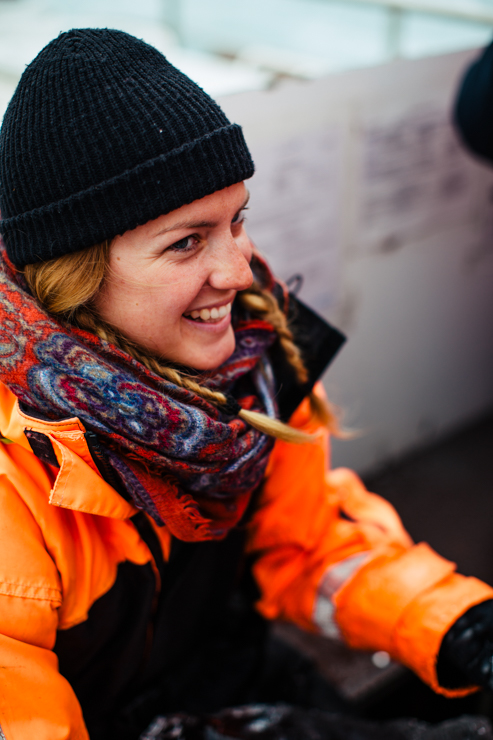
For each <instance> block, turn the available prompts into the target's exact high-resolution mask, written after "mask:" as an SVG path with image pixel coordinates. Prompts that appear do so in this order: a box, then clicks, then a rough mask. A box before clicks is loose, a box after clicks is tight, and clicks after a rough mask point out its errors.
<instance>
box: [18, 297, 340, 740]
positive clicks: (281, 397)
mask: <svg viewBox="0 0 493 740" xmlns="http://www.w3.org/2000/svg"><path fill="white" fill-rule="evenodd" d="M289 319H290V325H291V328H292V330H293V333H294V336H295V340H296V343H297V344H298V346H299V347H300V349H301V351H302V354H303V359H304V361H305V364H306V367H307V369H308V372H309V376H310V377H309V381H308V382H307V383H305V384H304V385H303V386H300V385H299V384H298V382H297V381H296V377H295V375H294V372H293V371H292V369H291V367H290V366H289V364H288V363H287V362H286V360H285V359H284V355H283V353H282V351H281V350H280V348H279V346H276V345H274V347H273V349H272V352H271V357H272V364H273V368H274V374H275V378H276V383H277V388H278V393H277V400H278V404H279V408H280V416H281V418H282V419H283V420H287V419H289V417H290V416H291V414H292V413H293V411H294V410H295V409H296V408H297V406H298V405H299V404H300V402H301V401H302V400H303V398H304V397H305V396H306V395H307V393H309V391H310V390H311V389H312V387H313V385H314V384H315V382H316V381H317V380H318V378H319V377H320V375H321V374H322V373H323V371H324V370H325V369H326V367H327V365H328V364H329V362H330V361H331V359H332V358H333V357H334V356H335V354H336V353H337V351H338V349H339V348H340V346H341V345H342V343H343V342H344V337H343V336H342V334H340V333H339V332H338V331H337V330H336V329H334V328H333V327H331V326H329V325H328V324H327V323H326V322H325V321H324V320H323V319H322V318H321V317H319V316H318V315H317V314H315V313H314V312H313V311H311V310H310V309H309V308H308V307H306V306H305V305H304V304H303V303H301V302H300V301H299V300H298V299H296V298H294V297H293V296H291V297H290V306H289ZM88 442H89V447H90V450H91V453H92V454H93V457H94V459H95V462H96V464H97V465H98V467H99V469H100V472H101V473H102V475H103V477H105V478H106V479H107V480H108V482H109V483H110V484H111V485H115V487H116V488H117V490H120V492H121V493H122V494H123V495H125V492H124V491H121V486H120V485H119V483H118V481H115V480H114V473H113V474H111V469H110V466H108V465H107V464H105V460H104V451H103V450H102V448H101V446H100V445H99V444H98V440H97V437H96V435H94V434H92V435H91V434H90V433H89V436H88ZM30 443H31V446H32V447H33V450H34V452H35V453H36V454H38V456H39V457H41V458H42V459H46V455H47V454H49V451H48V452H47V451H46V450H45V449H42V444H41V443H40V440H36V439H31V438H30ZM36 449H38V452H36ZM252 505H253V506H254V505H255V502H254V501H253V502H252ZM247 516H248V512H247ZM132 521H133V523H134V525H135V526H136V528H137V529H138V531H139V533H140V535H141V537H142V538H143V539H144V541H145V542H146V543H147V544H148V546H149V548H150V550H151V552H152V554H153V557H154V560H155V562H156V565H157V567H158V568H159V570H160V572H161V578H162V589H161V592H160V596H159V600H158V603H157V604H155V603H154V601H155V576H154V573H153V570H152V567H151V565H150V564H149V563H147V564H145V565H137V564H135V563H131V562H124V563H121V564H120V565H119V567H118V572H117V578H116V581H115V583H114V585H113V586H112V588H111V589H110V590H109V591H108V592H107V593H106V594H104V595H103V596H102V597H101V598H100V599H98V600H97V601H96V602H95V603H94V604H93V606H92V608H91V609H90V611H89V615H88V618H87V620H86V621H85V622H83V623H81V624H78V625H76V626H75V627H72V628H70V629H68V630H60V631H59V632H58V636H57V640H56V644H55V647H54V651H55V653H56V654H57V656H58V659H59V666H60V672H61V673H62V675H64V676H65V677H66V678H67V680H68V681H69V682H70V684H71V685H72V687H73V689H74V691H75V693H76V695H77V698H78V700H79V702H80V704H81V706H82V710H83V714H84V719H85V722H86V725H87V728H88V731H89V734H90V737H91V740H103V739H104V740H111V739H112V738H115V740H116V739H117V738H118V740H137V738H138V737H139V734H140V733H141V732H142V731H143V729H145V727H146V726H147V725H148V723H149V722H150V721H151V720H152V718H153V717H154V716H155V715H156V714H163V713H167V712H176V711H190V712H202V711H215V710H218V709H220V708H222V707H225V706H232V705H235V704H243V703H249V702H252V701H280V700H285V701H291V702H294V703H296V701H300V698H299V697H300V695H301V694H303V691H304V692H305V693H306V692H307V691H309V692H310V691H311V692H312V693H313V691H315V693H317V692H318V694H320V691H322V694H323V689H322V690H321V689H320V686H316V685H315V688H314V684H313V680H312V678H307V675H308V674H307V671H308V669H307V668H306V666H305V668H303V666H302V667H301V669H300V666H299V660H300V659H299V658H298V657H295V656H293V655H288V653H289V650H288V649H287V648H286V649H285V650H284V653H283V655H282V660H280V662H279V660H278V664H279V665H281V664H282V665H284V667H286V665H287V664H289V665H290V668H287V669H286V668H285V669H281V670H278V672H277V676H276V678H275V679H272V676H271V677H270V678H269V670H271V669H270V668H269V661H270V658H269V654H272V651H273V650H274V652H275V651H276V650H277V651H278V652H279V649H280V648H279V647H277V648H276V647H274V648H273V647H272V644H270V643H268V641H266V624H265V621H264V620H263V619H262V618H261V617H260V616H259V615H258V614H257V613H256V611H255V610H254V606H253V605H254V602H255V601H256V600H257V598H258V596H259V594H258V592H257V589H256V586H255V583H254V581H253V577H252V575H251V569H250V566H251V563H249V562H248V560H247V559H246V557H245V556H244V540H245V531H244V526H243V525H244V522H243V524H242V523H240V525H238V526H237V527H236V528H234V529H233V530H232V531H231V532H230V533H229V535H228V536H227V537H226V538H225V539H224V540H222V541H211V542H199V543H185V542H181V541H179V540H176V539H173V541H172V546H171V555H170V559H169V561H168V562H167V563H165V562H164V560H163V555H162V552H161V549H160V545H159V542H158V539H157V537H156V535H155V533H154V531H153V529H152V527H151V525H150V523H149V521H148V520H147V518H146V516H145V515H144V514H143V513H139V514H136V515H135V516H134V517H133V518H132ZM286 650H287V652H286ZM281 652H282V650H281ZM271 657H272V655H271ZM278 657H279V656H278ZM297 660H298V668H295V664H296V661H297ZM270 662H271V663H272V664H273V661H270ZM308 672H309V671H308ZM290 675H292V676H294V679H293V680H294V681H295V683H296V680H297V681H298V684H299V685H298V686H297V687H293V686H289V680H290ZM296 676H298V678H296ZM300 676H304V677H303V678H300ZM307 681H308V683H310V687H311V688H309V689H308V688H307ZM302 684H303V685H302ZM315 684H316V681H315ZM273 686H275V687H276V688H275V689H274V690H273V689H272V687H273ZM300 692H301V694H300ZM301 701H302V702H303V701H304V699H301ZM306 701H307V702H308V703H309V701H310V700H308V699H306ZM317 703H318V704H320V703H321V704H322V705H325V706H326V707H327V708H334V704H333V703H332V704H331V700H330V698H329V699H328V698H327V696H325V698H322V699H320V697H319V699H318V700H317Z"/></svg>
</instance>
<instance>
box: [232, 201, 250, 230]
mask: <svg viewBox="0 0 493 740" xmlns="http://www.w3.org/2000/svg"><path fill="white" fill-rule="evenodd" d="M245 211H248V207H247V206H245V207H244V208H242V209H241V211H238V213H237V214H236V216H235V217H234V218H233V220H232V221H231V223H232V224H234V225H235V226H236V225H237V224H242V223H243V221H245V220H246V216H245Z"/></svg>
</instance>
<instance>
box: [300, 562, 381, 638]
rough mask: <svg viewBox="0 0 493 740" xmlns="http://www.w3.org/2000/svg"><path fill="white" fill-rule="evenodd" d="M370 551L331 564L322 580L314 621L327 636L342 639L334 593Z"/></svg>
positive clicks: (361, 563)
mask: <svg viewBox="0 0 493 740" xmlns="http://www.w3.org/2000/svg"><path fill="white" fill-rule="evenodd" d="M369 557H370V553H368V552H362V553H358V554H357V555H351V556H350V557H349V558H346V559H345V560H341V562H340V563H336V564H335V565H331V567H330V568H328V570H326V571H325V574H324V576H323V578H322V580H321V582H320V586H319V587H318V594H317V599H316V601H315V608H314V610H313V621H314V623H315V624H316V625H317V627H318V628H319V629H320V632H321V633H322V634H323V635H325V636H326V637H331V638H333V639H340V638H341V633H340V631H339V627H338V626H337V622H336V620H335V606H334V603H333V601H332V599H333V597H334V594H335V593H336V591H338V590H339V589H340V588H341V586H343V585H344V584H345V582H346V581H347V580H348V578H350V577H351V576H352V575H353V574H354V573H355V572H356V571H357V570H358V568H360V567H361V566H362V565H363V563H364V562H365V561H366V560H368V558H369Z"/></svg>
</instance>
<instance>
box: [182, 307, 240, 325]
mask: <svg viewBox="0 0 493 740" xmlns="http://www.w3.org/2000/svg"><path fill="white" fill-rule="evenodd" d="M229 313H231V303H226V304H225V305H224V306H218V307H217V308H216V307H214V308H201V309H200V311H190V312H189V313H184V314H183V316H184V317H185V318H186V319H192V321H197V322H198V323H204V324H206V323H209V324H211V323H214V322H216V321H220V320H221V319H224V317H225V316H227V315H228V314H229Z"/></svg>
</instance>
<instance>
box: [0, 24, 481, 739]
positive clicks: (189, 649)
mask: <svg viewBox="0 0 493 740" xmlns="http://www.w3.org/2000/svg"><path fill="white" fill-rule="evenodd" d="M252 174H253V163H252V161H251V158H250V154H249V152H248V149H247V146H246V144H245V141H244V139H243V134H242V132H241V129H240V127H239V126H237V125H236V124H231V123H230V122H229V121H228V120H227V118H226V117H225V115H224V113H223V112H222V111H221V109H220V108H219V107H218V106H217V105H216V103H214V101H212V100H211V99H210V98H209V97H208V96H207V95H206V94H205V93H204V92H203V91H202V90H200V88H198V87H197V86H196V85H194V83H193V82H191V80H189V79H187V78H186V77H185V76H184V75H183V74H181V73H180V72H179V71H178V70H176V69H175V68H174V67H172V66H171V65H170V64H169V63H168V62H167V61H166V59H164V57H162V56H161V55H160V54H159V53H158V52H157V51H156V50H155V49H152V48H151V47H149V46H147V45H146V44H144V43H143V42H141V41H138V40H137V39H135V38H133V37H131V36H128V35H127V34H124V33H122V32H119V31H111V30H107V29H106V30H104V29H103V30H101V29H78V30H73V31H70V32H69V33H65V34H61V35H60V36H59V37H58V38H57V39H55V40H54V41H52V42H51V43H50V44H48V46H47V47H46V48H45V49H43V51H42V52H41V53H40V54H39V56H38V57H37V58H36V59H35V60H34V61H33V62H32V64H30V65H29V67H28V68H27V69H26V71H25V72H24V75H23V77H22V79H21V81H20V83H19V86H18V89H17V90H16V92H15V94H14V97H13V98H12V101H11V103H10V105H9V108H8V110H7V113H6V115H5V119H4V123H3V126H2V130H1V133H0V208H1V213H2V221H1V222H0V231H1V232H2V234H3V237H4V242H5V244H4V245H2V246H1V253H0V347H1V346H4V347H7V348H8V351H6V352H5V353H3V354H1V356H0V380H1V382H0V533H1V536H0V661H1V665H2V671H1V675H0V727H1V732H0V736H1V735H2V733H3V736H4V737H5V738H6V740H31V738H33V737H36V739H37V740H53V738H54V737H57V738H67V740H68V739H69V738H74V739H75V738H77V740H87V738H89V737H90V738H91V740H108V738H118V740H137V739H138V738H139V736H140V735H141V733H142V732H143V731H144V729H145V727H146V726H147V724H148V723H149V722H150V721H151V720H152V718H153V717H154V716H155V715H157V714H163V713H173V712H176V711H179V712H186V711H190V712H209V711H216V710H218V709H221V708H224V707H227V706H232V705H234V704H238V703H241V704H245V703H250V702H266V701H267V702H269V701H270V702H277V701H283V702H286V701H288V702H290V703H292V704H295V705H296V704H301V705H303V706H304V707H306V706H313V707H319V708H322V709H334V708H335V707H337V706H339V704H338V699H337V697H336V696H335V694H334V692H333V691H332V690H331V689H330V687H328V686H327V685H326V684H325V683H324V682H323V681H322V679H321V678H320V677H317V676H316V675H315V674H314V673H313V671H312V669H311V667H310V666H307V665H306V664H305V663H303V662H302V661H300V660H299V658H298V657H297V656H296V655H294V657H293V653H292V652H291V651H289V650H287V649H285V648H283V649H279V648H276V650H274V651H273V650H272V649H271V647H270V645H269V638H268V632H267V627H266V623H267V622H266V620H267V619H276V618H281V619H286V620H290V621H293V622H295V623H297V624H298V625H300V626H302V627H304V628H306V629H311V630H314V631H320V632H321V633H323V634H329V635H332V636H334V635H339V636H344V638H345V639H346V640H348V642H349V643H350V644H352V645H354V646H356V647H363V648H369V649H372V650H384V651H386V652H388V653H389V654H391V655H392V656H393V657H395V658H397V659H399V660H402V661H403V662H404V663H406V664H407V665H409V666H410V667H412V668H414V669H415V670H416V671H417V672H418V673H419V675H420V676H421V677H422V678H423V679H424V680H426V681H428V683H430V684H431V685H432V686H433V687H434V688H436V689H437V690H438V691H441V692H443V693H447V692H448V693H451V694H453V693H454V689H452V688H450V687H457V686H458V687H464V686H468V685H469V684H470V683H471V681H476V682H478V683H486V682H487V678H485V676H489V675H490V674H489V673H488V670H486V672H485V671H484V666H485V665H486V667H487V668H488V666H490V663H491V660H490V658H491V655H490V653H489V652H488V649H489V648H488V645H489V642H488V640H487V637H488V635H489V633H488V629H489V627H488V625H489V622H488V619H487V617H488V614H489V613H490V612H489V609H490V604H491V602H490V599H491V597H492V596H493V591H492V589H490V588H489V587H488V586H486V585H485V584H483V583H481V582H479V581H476V580H475V579H466V578H463V577H461V576H459V575H457V574H455V573H454V572H453V571H454V566H453V564H452V563H449V562H447V561H446V560H443V559H442V558H440V557H439V556H438V555H437V554H436V553H434V552H433V551H432V550H430V548H428V547H427V546H426V545H418V546H414V545H413V543H412V542H411V540H410V538H409V536H408V535H407V534H406V532H405V531H404V529H403V527H402V524H401V522H400V520H399V518H398V516H397V514H396V513H395V511H394V510H393V509H392V507H390V506H389V504H387V503H386V502H384V501H383V500H381V499H379V498H378V497H377V496H374V495H373V494H369V493H368V492H367V491H365V489H364V487H363V485H362V484H361V482H360V481H359V480H358V479H357V477H356V476H355V475H354V474H352V473H351V472H350V471H347V470H338V471H330V470H329V468H328V458H329V455H328V432H329V427H330V426H334V419H333V417H332V416H331V414H330V409H329V407H328V405H327V402H326V400H325V397H324V395H323V391H322V389H321V386H320V384H319V383H317V381H318V379H319V378H320V376H321V374H322V373H323V372H324V370H325V368H326V367H327V365H328V363H329V362H330V360H331V359H332V357H333V356H334V355H335V353H336V352H337V350H338V349H339V347H340V345H341V344H342V341H343V338H342V336H341V335H340V333H339V332H338V331H337V330H336V329H334V328H332V327H330V326H329V325H328V324H327V323H326V322H325V321H324V320H323V319H322V318H320V317H319V316H317V315H316V314H314V313H313V312H312V311H311V310H310V309H309V308H308V307H307V306H304V305H303V304H302V303H301V302H300V301H298V300H297V299H296V298H294V297H293V296H290V295H289V293H288V292H287V290H286V289H285V287H284V286H283V285H282V283H280V282H279V281H277V280H276V279H275V277H274V276H273V275H272V273H271V271H270V269H269V267H268V265H267V263H266V261H265V260H264V258H263V257H262V256H261V255H260V254H259V253H258V251H257V250H256V249H255V248H254V247H253V245H252V244H251V242H250V240H249V238H248V236H247V233H246V230H245V209H246V204H247V199H248V195H247V191H246V188H245V185H244V180H246V179H248V178H249V177H251V175H252ZM293 442H296V443H297V444H292V443H293ZM482 602H484V604H485V606H483V605H481V610H480V611H479V612H478V611H474V609H473V610H472V611H471V612H470V613H472V614H474V615H475V616H474V617H473V620H474V628H475V630H476V631H475V632H474V631H473V633H474V641H473V643H474V644H473V650H472V653H471V651H470V652H469V653H467V650H466V651H465V652H464V641H463V640H462V632H461V630H462V629H463V627H462V626H461V625H464V624H466V628H468V624H469V623H468V622H467V620H468V617H467V614H469V612H468V611H467V610H468V609H469V607H473V606H474V605H476V604H482ZM464 613H466V614H465V616H464V617H462V621H460V620H459V622H457V624H458V625H459V627H457V624H456V625H455V628H454V629H455V631H454V630H452V631H451V632H449V634H448V638H447V640H446V641H445V642H444V645H445V648H446V650H445V653H441V655H442V657H443V656H445V658H444V660H445V662H443V661H442V663H441V664H440V666H439V668H440V670H441V674H440V675H441V679H442V682H441V683H440V682H439V677H438V675H437V655H438V653H439V650H440V645H441V644H442V638H443V637H444V635H445V634H446V633H447V632H448V630H449V628H450V627H451V625H452V624H453V623H454V622H456V620H457V617H459V616H460V615H462V614H464ZM485 615H486V617H485ZM464 619H465V620H466V621H465V622H464ZM485 625H486V626H485ZM457 635H458V638H457ZM478 635H479V637H478ZM456 639H459V640H462V642H461V645H462V648H461V649H462V652H461V655H462V656H464V655H466V656H468V657H467V660H464V659H463V661H462V663H461V662H460V661H456V660H455V659H454V653H453V650H452V653H451V651H450V645H452V646H453V645H454V644H455V643H454V640H456ZM465 642H466V643H467V640H466V641H465ZM485 645H486V648H485V647H484V646H485ZM478 646H479V648H480V650H479V653H478ZM447 650H448V652H447ZM485 650H486V652H485ZM490 652H491V651H490ZM471 654H472V658H471ZM488 660H490V663H488ZM454 661H455V662H454ZM485 661H486V662H485ZM463 690H464V689H462V688H460V689H459V693H460V692H461V691H463ZM466 690H468V689H466ZM300 711H301V710H300ZM292 716H293V717H294V716H298V715H297V714H296V713H294V714H293V715H292ZM324 722H325V720H324V721H323V722H322V724H324ZM165 724H166V723H165ZM162 726H164V725H162ZM172 726H174V725H172ZM351 728H352V729H351V731H352V730H353V729H354V728H356V729H357V730H358V733H359V735H358V736H359V737H361V738H362V740H365V739H366V738H370V737H375V736H376V735H375V732H376V730H375V727H373V726H370V725H368V724H366V723H363V724H362V723H361V722H360V721H359V720H351ZM476 729H477V733H476V734H472V735H470V736H471V737H476V736H477V737H479V736H481V737H482V738H483V740H486V738H487V737H488V735H486V734H485V731H486V729H487V728H486V729H485V725H484V724H482V725H478V726H477V728H476ZM204 732H205V731H204ZM283 732H284V731H283V730H282V728H280V729H279V733H277V734H276V733H275V732H274V734H272V733H271V734H270V735H269V737H281V736H284V735H283V734H282V733H283ZM420 732H421V730H420ZM474 732H476V730H474ZM385 733H386V734H385V736H386V737H388V738H389V740H393V738H402V733H401V731H400V730H398V729H395V728H394V729H392V728H390V727H387V728H386V729H385ZM175 734H176V733H175ZM204 736H208V734H207V732H205V735H204ZM409 737H410V736H409ZM448 737H452V735H450V734H449V735H448Z"/></svg>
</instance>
